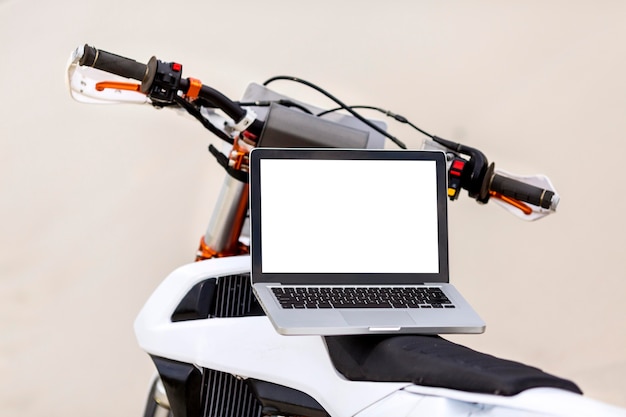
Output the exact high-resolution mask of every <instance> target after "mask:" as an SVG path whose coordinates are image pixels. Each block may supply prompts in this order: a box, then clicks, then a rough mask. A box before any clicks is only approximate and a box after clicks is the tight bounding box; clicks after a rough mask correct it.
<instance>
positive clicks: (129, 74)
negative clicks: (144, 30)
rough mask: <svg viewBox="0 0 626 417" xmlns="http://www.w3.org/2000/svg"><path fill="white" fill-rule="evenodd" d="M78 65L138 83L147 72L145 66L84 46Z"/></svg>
mask: <svg viewBox="0 0 626 417" xmlns="http://www.w3.org/2000/svg"><path fill="white" fill-rule="evenodd" d="M79 64H80V65H84V66H88V67H93V68H97V69H99V70H102V71H106V72H110V73H112V74H116V75H120V76H122V77H125V78H132V79H133V80H138V81H143V79H144V77H145V76H146V73H147V72H148V67H147V65H145V64H142V63H140V62H137V61H134V60H132V59H129V58H124V57H123V56H119V55H115V54H112V53H110V52H106V51H102V50H99V49H96V48H94V47H93V46H89V45H85V47H84V50H83V56H82V57H81V58H80V61H79Z"/></svg>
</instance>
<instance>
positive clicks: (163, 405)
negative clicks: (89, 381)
mask: <svg viewBox="0 0 626 417" xmlns="http://www.w3.org/2000/svg"><path fill="white" fill-rule="evenodd" d="M279 80H289V81H291V82H297V83H301V84H304V85H306V86H308V87H310V88H312V89H314V90H316V91H317V92H319V93H320V94H323V95H324V96H326V97H327V98H329V99H330V100H332V101H334V102H335V103H336V104H337V107H335V108H332V109H321V108H318V107H315V106H312V105H310V104H307V103H304V102H301V101H297V100H295V99H292V98H290V97H287V96H284V95H281V94H279V93H277V92H275V91H273V90H271V89H270V88H269V87H268V85H269V84H270V83H272V82H275V81H279ZM67 81H68V84H69V88H70V92H71V95H72V97H73V98H74V99H76V100H77V101H79V102H83V103H137V104H148V105H152V106H154V107H156V108H169V109H174V110H178V111H183V112H185V113H188V114H189V115H191V116H192V117H193V118H195V119H196V120H198V121H199V122H200V123H201V124H202V125H203V126H204V127H205V128H206V129H207V130H209V131H210V132H211V133H212V134H214V135H215V136H217V137H218V138H220V139H221V140H223V142H224V148H223V149H222V150H219V149H217V148H216V147H215V146H213V145H211V146H209V151H210V152H211V154H212V155H213V156H214V157H215V159H216V161H217V162H218V163H219V164H220V165H221V166H222V167H223V168H224V170H225V172H226V174H225V176H224V182H223V185H222V189H221V192H220V195H219V198H218V200H217V202H216V206H215V209H214V211H213V214H212V217H211V220H210V222H209V225H208V227H207V230H206V232H205V233H204V235H203V236H202V238H201V239H200V243H199V247H198V251H197V253H196V256H195V258H196V259H195V262H192V263H190V264H188V265H184V266H181V267H180V268H178V269H176V270H175V271H173V272H172V273H171V274H170V275H169V276H167V277H166V278H165V280H164V281H163V282H162V283H161V284H160V285H159V287H158V288H157V289H156V290H155V291H154V293H153V294H152V295H151V296H150V298H149V299H148V301H147V302H146V304H145V305H144V307H143V309H142V310H141V312H140V313H139V315H138V317H137V319H136V321H135V325H134V326H135V334H136V337H137V340H138V343H139V345H140V346H141V348H142V349H143V350H145V351H146V352H147V353H148V354H149V355H150V357H151V358H152V360H153V362H154V364H155V367H156V370H157V372H156V375H155V376H154V379H153V380H152V381H151V386H150V390H149V395H148V399H147V404H146V408H145V413H144V416H145V417H154V416H167V415H173V416H174V417H191V416H206V417H209V416H225V417H226V416H261V415H272V416H309V417H318V416H320V417H321V416H359V417H368V416H381V415H398V416H412V417H418V416H430V415H442V416H470V415H472V416H478V415H484V416H510V417H514V416H522V415H523V416H587V415H603V416H626V410H622V409H619V408H617V407H614V406H611V405H609V404H605V403H601V402H599V401H595V400H593V399H590V398H587V397H584V396H583V395H581V394H582V393H581V391H580V389H579V388H578V386H577V385H576V384H575V383H573V382H571V381H568V380H566V379H562V378H559V377H556V376H554V375H551V374H548V373H545V372H543V371H542V370H540V369H537V368H534V367H531V366H528V365H525V364H522V363H518V362H513V361H509V360H504V359H500V358H496V357H494V356H490V355H487V354H483V353H480V352H477V351H473V350H471V349H468V348H466V347H464V346H461V345H458V344H455V343H452V342H450V341H448V340H446V339H444V338H443V337H441V336H439V335H419V334H413V335H392V334H376V335H346V336H326V337H323V336H316V335H309V336H283V335H280V334H278V333H277V332H276V331H275V330H274V328H273V327H272V325H271V324H270V322H269V320H268V319H267V317H266V316H265V315H264V313H263V309H262V308H261V306H260V305H259V303H258V302H257V300H256V298H255V296H254V294H253V292H252V289H251V283H250V258H249V235H248V225H247V212H248V210H247V207H248V198H249V196H248V183H247V177H248V155H249V153H250V151H251V150H252V149H253V148H255V147H338V146H340V147H347V148H351V147H365V148H383V147H384V146H385V144H386V142H387V141H390V142H392V143H393V144H395V145H396V146H398V147H400V148H405V147H406V146H405V144H404V143H403V142H402V141H401V140H399V139H398V138H396V137H394V136H393V135H391V134H390V133H389V132H388V131H387V130H386V124H385V123H384V122H382V121H380V120H371V119H368V118H365V117H363V116H362V115H361V113H359V110H360V109H361V108H362V107H367V108H368V109H369V110H374V111H378V112H381V114H383V115H385V116H386V117H390V118H391V120H393V121H394V122H398V123H403V124H408V125H409V126H411V127H412V128H414V129H415V130H417V131H418V132H420V133H421V134H423V135H424V136H425V137H426V139H425V141H424V145H423V148H424V149H429V150H437V151H441V152H444V153H445V154H446V158H447V168H448V197H449V199H450V200H451V201H454V200H456V199H457V198H458V197H459V196H460V194H461V191H462V190H465V191H467V194H468V196H469V197H470V198H472V199H475V200H476V201H477V202H479V203H482V204H486V203H488V202H495V203H496V204H498V205H500V206H502V207H503V208H505V209H506V210H507V211H509V212H510V213H511V214H513V215H514V216H516V217H518V218H521V219H524V220H529V221H535V220H539V219H541V218H543V217H545V216H548V215H550V214H553V213H554V212H555V210H556V208H557V206H558V203H559V195H558V194H557V193H556V191H555V188H554V187H553V185H552V184H551V182H550V180H549V179H548V178H547V177H545V176H541V175H536V176H532V177H521V176H515V175H513V174H510V173H506V172H503V171H500V170H497V169H496V168H495V165H494V164H493V163H489V161H488V159H487V158H486V156H485V155H484V154H483V153H482V152H481V151H479V150H478V149H475V148H472V147H470V146H466V145H463V144H460V143H455V142H452V141H449V140H446V139H443V138H440V137H437V136H435V135H432V134H430V133H428V132H426V131H424V130H422V129H421V128H419V127H417V126H415V125H414V124H413V123H411V122H410V121H409V120H408V119H407V118H405V117H403V116H401V115H399V114H396V113H393V112H391V111H388V110H384V109H380V108H376V107H372V106H349V105H346V104H345V103H344V102H343V101H341V100H339V99H338V98H336V97H335V96H333V95H332V94H330V93H329V92H327V91H325V90H324V89H322V88H320V87H318V86H316V85H315V84H312V83H310V82H308V81H305V80H302V79H299V78H295V77H282V76H281V77H275V78H272V79H270V80H268V81H266V82H265V83H264V84H262V85H261V84H251V85H250V86H248V88H247V90H246V92H245V93H244V95H243V98H242V99H241V100H240V101H233V100H230V99H229V98H227V97H226V96H224V95H223V94H222V93H220V92H219V91H217V90H215V89H213V88H211V87H209V86H207V85H205V84H203V83H202V82H201V81H200V80H198V79H195V78H191V77H187V78H185V77H183V76H182V65H181V64H179V63H177V62H164V61H161V60H158V59H157V58H156V57H152V58H151V59H150V61H149V62H148V63H147V64H142V63H139V62H137V61H134V60H132V59H128V58H124V57H122V56H119V55H115V54H112V53H109V52H106V51H103V50H99V49H96V48H94V47H92V46H89V45H84V46H80V47H78V48H77V49H76V50H75V51H74V52H73V53H72V55H71V56H70V59H69V62H68V78H67ZM354 131H358V132H361V133H362V132H366V137H367V139H366V140H365V142H363V141H361V142H358V143H357V142H355V141H354V140H353V138H352V136H351V133H352V132H354ZM359 137H362V135H360V136H359ZM328 138H333V140H332V141H331V140H329V139H328Z"/></svg>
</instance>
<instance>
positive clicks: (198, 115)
mask: <svg viewBox="0 0 626 417" xmlns="http://www.w3.org/2000/svg"><path fill="white" fill-rule="evenodd" d="M174 101H175V102H176V104H178V105H179V106H180V107H182V108H183V109H185V110H186V111H187V113H189V114H190V115H192V116H193V117H195V118H196V119H197V120H198V121H199V122H200V123H202V126H204V127H205V128H206V129H208V130H209V131H210V132H211V133H213V134H214V135H215V136H217V137H218V138H220V139H222V140H224V141H226V142H228V143H230V144H231V145H232V144H233V143H234V140H233V138H231V137H230V136H228V135H227V134H226V133H224V132H222V131H221V130H219V129H218V128H217V127H215V126H213V124H212V123H211V122H209V121H208V120H207V119H205V118H204V116H203V115H202V113H201V112H200V110H198V109H197V108H196V107H195V106H194V105H193V104H191V103H190V102H188V101H187V100H185V99H184V98H182V97H180V96H178V95H175V96H174Z"/></svg>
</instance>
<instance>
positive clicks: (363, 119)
mask: <svg viewBox="0 0 626 417" xmlns="http://www.w3.org/2000/svg"><path fill="white" fill-rule="evenodd" d="M279 80H286V81H293V82H297V83H300V84H304V85H306V86H307V87H309V88H312V89H314V90H315V91H317V92H318V93H321V94H323V95H324V96H326V97H327V98H329V99H331V100H332V101H334V102H335V103H337V104H338V105H339V106H340V107H341V108H342V109H343V110H345V111H347V112H348V113H350V114H351V115H353V116H354V117H356V118H357V119H359V120H360V121H361V122H363V123H364V124H366V125H367V126H369V127H370V128H372V129H374V130H375V131H377V132H378V133H380V134H381V135H383V136H385V137H386V138H388V139H389V140H391V141H392V142H393V143H395V144H396V145H398V147H400V148H402V149H406V145H405V144H404V143H403V142H402V141H400V140H399V139H397V138H396V137H395V136H392V135H390V134H389V133H387V132H385V131H384V130H383V129H381V128H380V127H378V126H376V125H375V124H374V123H372V122H370V121H369V120H367V119H366V118H364V117H363V116H361V115H360V114H359V113H357V112H355V111H354V110H352V109H351V108H350V107H349V106H347V105H346V104H344V103H343V102H342V101H341V100H339V99H338V98H337V97H335V96H333V95H332V94H330V93H329V92H328V91H326V90H324V89H323V88H321V87H318V86H317V85H315V84H313V83H311V82H309V81H305V80H303V79H301V78H297V77H290V76H286V75H278V76H276V77H272V78H270V79H268V80H267V81H265V82H264V83H263V85H264V86H267V85H268V84H270V83H272V82H274V81H279Z"/></svg>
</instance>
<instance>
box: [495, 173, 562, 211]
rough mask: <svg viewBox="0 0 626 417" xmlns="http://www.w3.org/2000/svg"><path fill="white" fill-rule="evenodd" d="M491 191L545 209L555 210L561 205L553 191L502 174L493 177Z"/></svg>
mask: <svg viewBox="0 0 626 417" xmlns="http://www.w3.org/2000/svg"><path fill="white" fill-rule="evenodd" d="M489 190H490V191H493V192H496V193H498V194H501V195H503V196H506V197H510V198H514V199H516V200H519V201H523V202H526V203H530V204H533V205H535V206H538V207H542V208H544V209H550V210H555V209H556V206H557V205H558V203H559V198H558V196H557V195H556V194H555V193H554V192H553V191H550V190H546V189H543V188H540V187H536V186H534V185H531V184H527V183H525V182H522V181H518V180H516V179H513V178H509V177H505V176H504V175H500V174H494V175H493V177H492V178H491V181H490V184H489Z"/></svg>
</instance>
